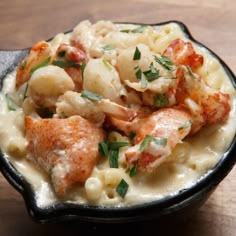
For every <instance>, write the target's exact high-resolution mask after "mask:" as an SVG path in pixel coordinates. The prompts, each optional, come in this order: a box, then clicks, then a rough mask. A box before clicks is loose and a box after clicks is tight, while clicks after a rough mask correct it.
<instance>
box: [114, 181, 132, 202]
mask: <svg viewBox="0 0 236 236" xmlns="http://www.w3.org/2000/svg"><path fill="white" fill-rule="evenodd" d="M128 188H129V185H128V184H127V182H126V181H125V180H124V179H121V181H120V183H119V184H118V186H117V188H116V192H117V193H118V194H119V195H120V196H121V197H122V198H124V197H125V195H126V193H127V191H128Z"/></svg>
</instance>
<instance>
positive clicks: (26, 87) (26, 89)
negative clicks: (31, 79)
mask: <svg viewBox="0 0 236 236" xmlns="http://www.w3.org/2000/svg"><path fill="white" fill-rule="evenodd" d="M28 87H29V83H26V86H25V91H24V95H23V101H24V100H25V99H26V98H27V96H26V94H27V91H28Z"/></svg>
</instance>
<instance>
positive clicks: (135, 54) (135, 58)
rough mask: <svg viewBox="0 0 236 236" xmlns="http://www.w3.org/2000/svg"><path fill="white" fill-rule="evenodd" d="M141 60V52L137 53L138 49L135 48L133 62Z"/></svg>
mask: <svg viewBox="0 0 236 236" xmlns="http://www.w3.org/2000/svg"><path fill="white" fill-rule="evenodd" d="M140 58H141V52H140V51H139V49H138V47H136V48H135V52H134V56H133V60H134V61H135V60H139V59H140Z"/></svg>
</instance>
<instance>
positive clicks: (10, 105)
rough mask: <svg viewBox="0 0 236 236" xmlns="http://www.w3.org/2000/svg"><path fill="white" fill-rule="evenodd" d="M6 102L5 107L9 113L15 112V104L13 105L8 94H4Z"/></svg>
mask: <svg viewBox="0 0 236 236" xmlns="http://www.w3.org/2000/svg"><path fill="white" fill-rule="evenodd" d="M5 98H6V102H7V107H8V109H9V111H16V107H15V104H14V103H13V101H12V99H11V97H10V95H9V94H8V93H6V94H5Z"/></svg>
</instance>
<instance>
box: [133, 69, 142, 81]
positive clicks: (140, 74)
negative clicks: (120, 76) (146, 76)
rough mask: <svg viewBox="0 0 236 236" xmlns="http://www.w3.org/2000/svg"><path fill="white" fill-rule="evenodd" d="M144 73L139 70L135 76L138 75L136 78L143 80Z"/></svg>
mask: <svg viewBox="0 0 236 236" xmlns="http://www.w3.org/2000/svg"><path fill="white" fill-rule="evenodd" d="M142 73H143V72H142V71H141V69H138V70H137V71H136V73H135V75H136V78H137V79H141V78H142Z"/></svg>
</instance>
